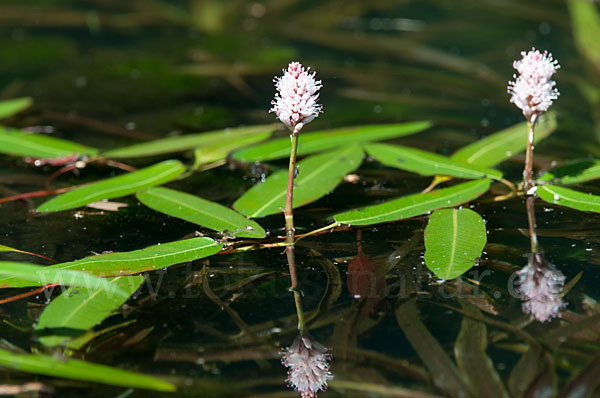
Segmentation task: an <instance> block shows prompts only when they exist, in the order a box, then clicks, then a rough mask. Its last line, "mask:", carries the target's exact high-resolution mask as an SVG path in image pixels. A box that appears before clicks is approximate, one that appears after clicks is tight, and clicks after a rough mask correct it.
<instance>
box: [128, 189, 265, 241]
mask: <svg viewBox="0 0 600 398" xmlns="http://www.w3.org/2000/svg"><path fill="white" fill-rule="evenodd" d="M136 197H137V198H138V199H139V200H140V202H142V203H143V204H145V205H146V206H148V207H150V208H151V209H153V210H156V211H159V212H161V213H164V214H167V215H169V216H171V217H177V218H180V219H182V220H185V221H189V222H192V223H194V224H198V225H202V226H203V227H206V228H210V229H212V230H215V231H219V232H223V231H225V230H227V231H228V232H229V233H230V234H232V235H234V236H238V237H245V238H264V237H265V230H264V229H263V228H262V227H261V226H260V225H258V224H257V223H256V222H254V221H252V220H248V219H247V218H246V217H244V216H242V215H241V214H239V213H237V212H235V211H233V210H231V209H230V208H228V207H225V206H223V205H220V204H218V203H214V202H211V201H209V200H206V199H202V198H199V197H198V196H194V195H190V194H188V193H185V192H180V191H176V190H174V189H169V188H161V187H158V188H152V189H150V190H148V191H144V192H139V193H138V194H137V195H136ZM235 231H237V232H235Z"/></svg>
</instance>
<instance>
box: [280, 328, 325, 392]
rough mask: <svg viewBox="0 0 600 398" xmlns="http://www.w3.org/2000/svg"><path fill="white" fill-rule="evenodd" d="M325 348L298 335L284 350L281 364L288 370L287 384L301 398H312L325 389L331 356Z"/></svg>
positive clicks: (304, 336)
mask: <svg viewBox="0 0 600 398" xmlns="http://www.w3.org/2000/svg"><path fill="white" fill-rule="evenodd" d="M327 351H328V350H327V348H326V347H325V346H323V345H321V344H319V343H318V342H317V341H314V340H311V339H310V338H309V337H308V336H306V335H298V337H296V339H295V340H294V342H293V343H292V345H290V346H289V347H288V348H285V349H284V353H283V359H282V360H281V363H282V364H283V365H285V366H287V367H288V368H289V370H288V378H287V382H288V383H289V385H290V386H292V387H294V388H295V389H296V391H298V392H299V393H300V395H301V396H302V398H314V397H316V396H317V392H319V391H321V390H324V389H326V388H327V380H330V379H333V375H332V374H331V372H329V361H330V359H331V355H330V354H329V353H328V352H327Z"/></svg>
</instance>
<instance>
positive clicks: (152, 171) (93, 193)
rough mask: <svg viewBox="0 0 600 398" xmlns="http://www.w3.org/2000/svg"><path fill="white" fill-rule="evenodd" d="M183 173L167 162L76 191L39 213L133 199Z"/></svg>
mask: <svg viewBox="0 0 600 398" xmlns="http://www.w3.org/2000/svg"><path fill="white" fill-rule="evenodd" d="M184 170H185V166H184V165H183V164H181V162H180V161H178V160H166V161H164V162H161V163H157V164H155V165H152V166H150V167H146V168H145V169H141V170H137V171H134V172H132V173H127V174H124V175H120V176H118V177H113V178H108V179H106V180H102V181H98V182H95V183H92V184H89V185H85V186H83V187H80V188H77V189H74V190H73V191H70V192H67V193H64V194H62V195H59V196H57V197H55V198H52V199H50V200H49V201H47V202H44V203H42V204H41V205H40V206H39V207H38V208H37V211H38V212H48V211H61V210H68V209H74V208H76V207H80V206H85V205H87V204H88V203H92V202H96V201H99V200H103V199H113V198H118V197H121V196H127V195H131V194H132V193H136V192H137V191H140V190H142V189H146V188H149V187H153V186H156V185H161V184H164V183H166V182H169V181H172V180H174V179H175V178H177V176H178V175H180V174H181V173H183V172H184Z"/></svg>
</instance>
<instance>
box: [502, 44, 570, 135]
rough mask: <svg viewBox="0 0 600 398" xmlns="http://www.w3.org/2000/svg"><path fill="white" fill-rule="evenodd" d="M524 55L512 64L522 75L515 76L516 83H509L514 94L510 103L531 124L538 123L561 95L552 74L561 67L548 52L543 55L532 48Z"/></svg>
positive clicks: (510, 91)
mask: <svg viewBox="0 0 600 398" xmlns="http://www.w3.org/2000/svg"><path fill="white" fill-rule="evenodd" d="M521 55H522V57H523V58H522V59H520V60H517V61H514V62H513V67H514V68H515V69H516V70H517V72H519V75H518V76H517V75H516V74H515V75H513V78H514V79H515V80H514V81H510V82H508V93H509V94H511V95H512V96H511V98H510V102H512V103H513V104H515V105H516V106H518V107H519V108H520V109H521V110H522V111H523V115H524V116H525V118H526V119H527V120H528V121H529V122H530V123H535V121H536V119H537V117H538V116H540V115H541V114H543V113H544V112H546V111H547V110H548V108H549V107H550V105H552V102H553V101H554V100H556V99H557V98H558V96H559V92H558V90H557V89H556V88H555V87H554V86H555V85H556V82H554V81H553V80H552V75H553V74H554V73H556V70H557V69H558V68H560V65H559V64H558V61H557V60H555V59H553V58H552V54H550V53H548V52H547V51H544V52H543V53H541V52H539V51H538V50H536V49H535V48H533V49H531V51H529V52H527V53H526V52H525V51H523V52H521Z"/></svg>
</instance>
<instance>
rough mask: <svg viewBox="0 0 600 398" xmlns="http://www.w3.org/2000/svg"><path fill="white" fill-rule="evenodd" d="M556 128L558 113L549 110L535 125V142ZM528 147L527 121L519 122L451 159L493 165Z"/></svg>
mask: <svg viewBox="0 0 600 398" xmlns="http://www.w3.org/2000/svg"><path fill="white" fill-rule="evenodd" d="M555 129H556V115H555V114H554V113H552V112H549V113H547V114H546V115H545V117H542V118H540V120H539V121H538V122H537V123H536V126H535V136H534V141H535V143H538V142H540V141H541V140H543V139H544V138H546V137H548V136H549V135H550V134H552V132H553V131H554V130H555ZM526 147H527V123H519V124H516V125H514V126H511V127H509V128H507V129H505V130H502V131H499V132H497V133H494V134H492V135H490V136H488V137H485V138H482V139H480V140H478V141H475V142H474V143H472V144H470V145H467V146H465V147H463V148H461V149H459V150H458V151H456V152H455V153H454V154H453V155H452V156H451V157H450V159H452V160H455V161H459V162H463V163H467V164H472V165H476V166H481V167H493V166H495V165H497V164H498V163H501V162H502V161H504V160H506V159H509V158H511V157H513V156H514V155H516V154H518V153H519V152H521V151H524V150H525V148H526Z"/></svg>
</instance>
